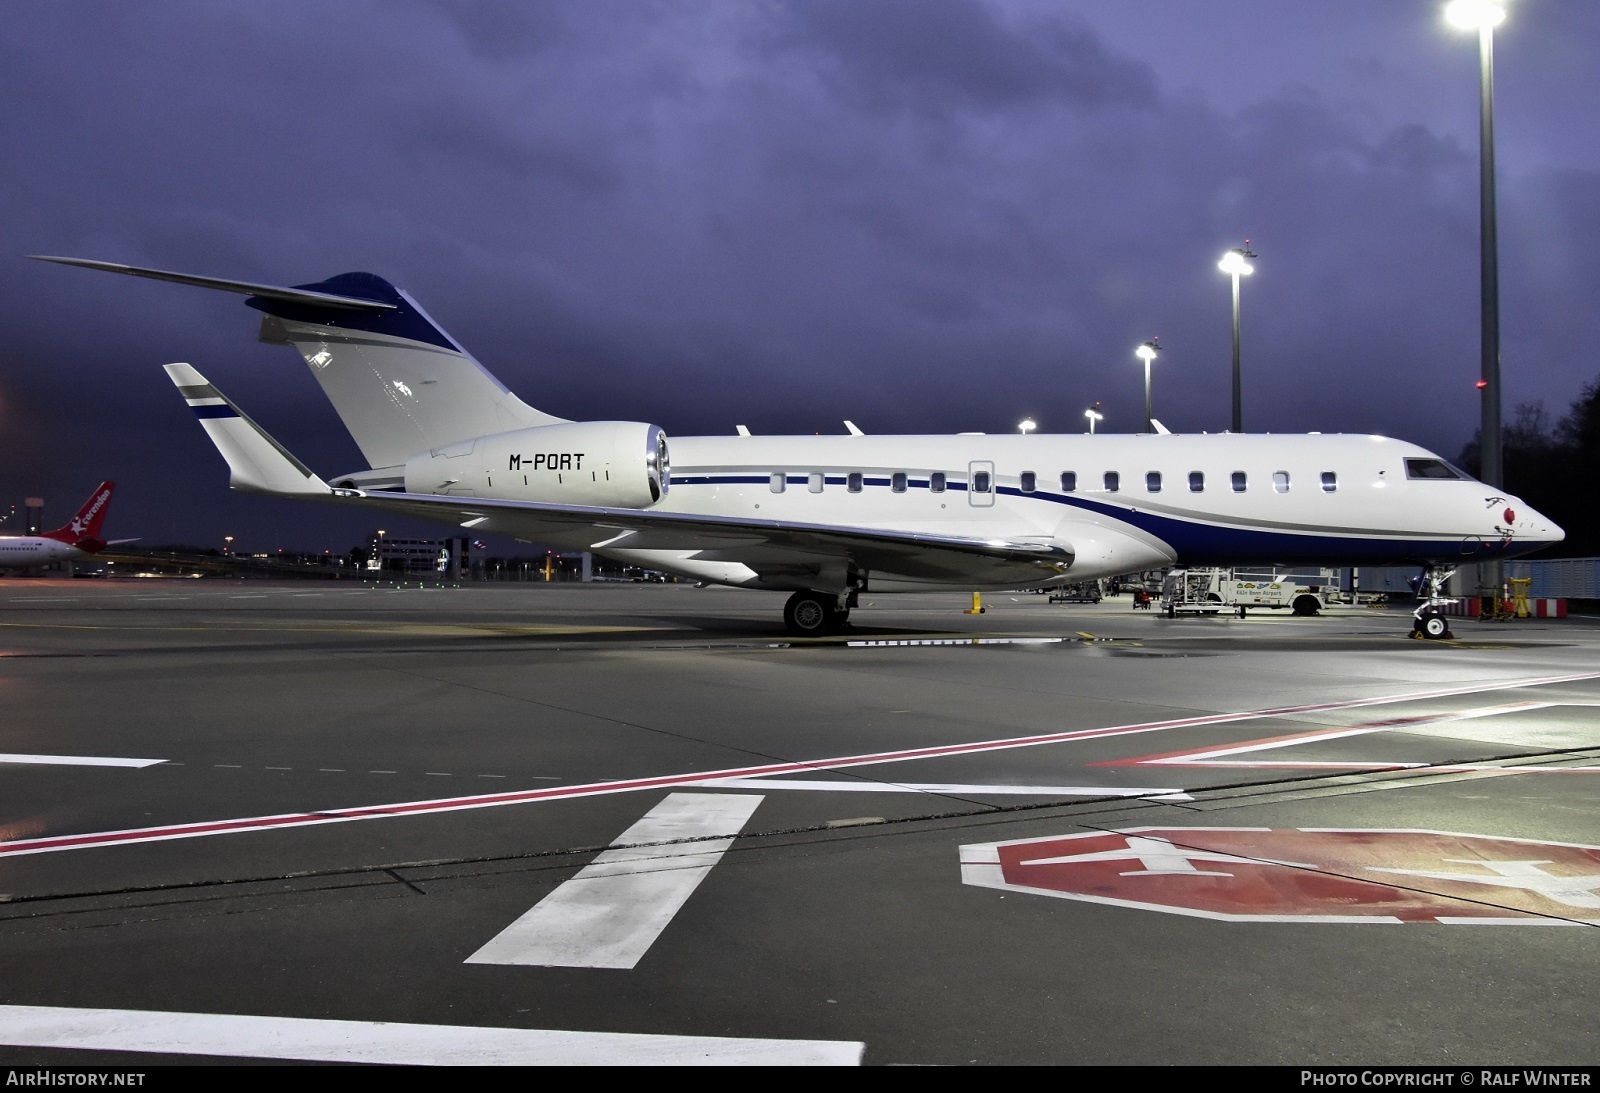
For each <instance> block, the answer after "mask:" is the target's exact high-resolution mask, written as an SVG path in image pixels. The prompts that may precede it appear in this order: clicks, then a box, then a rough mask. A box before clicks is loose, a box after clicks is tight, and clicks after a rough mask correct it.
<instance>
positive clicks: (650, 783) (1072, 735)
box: [0, 672, 1600, 857]
mask: <svg viewBox="0 0 1600 1093" xmlns="http://www.w3.org/2000/svg"><path fill="white" fill-rule="evenodd" d="M1590 679H1600V672H1584V673H1581V674H1576V675H1566V676H1545V677H1541V678H1537V679H1523V680H1516V681H1512V682H1505V683H1490V684H1475V685H1471V686H1465V687H1451V688H1445V689H1442V690H1434V691H1419V692H1415V693H1412V694H1401V695H1383V696H1379V697H1374V698H1354V699H1345V700H1343V701H1339V702H1316V703H1311V704H1308V705H1301V706H1277V707H1273V708H1271V709H1265V710H1245V711H1242V712H1239V713H1219V714H1203V715H1201V716H1198V717H1180V718H1174V719H1171V720H1167V721H1146V722H1141V723H1138V724H1131V725H1114V726H1109V727H1106V728H1099V729H1076V730H1072V731H1068V732H1054V733H1039V734H1036V735H1032V736H1012V737H1004V738H1001V739H996V740H980V741H973V742H969V743H964V744H944V745H938V746H934V747H925V748H905V749H902V750H899V751H882V752H868V753H866V754H862V755H847V756H841V757H838V758H834V759H814V760H808V761H801V762H791V763H766V764H762V765H760V766H751V767H733V768H729V769H726V770H710V771H705V770H702V771H694V772H692V773H687V774H663V775H657V776H655V777H650V778H629V779H619V780H616V781H610V782H590V783H586V784H582V785H575V786H550V787H546V788H543V789H527V790H516V791H512V792H509V793H485V794H478V795H475V796H470V797H445V798H438V799H434V800H425V801H401V802H397V803H395V804H389V805H369V806H365V807H358V808H339V809H327V810H323V811H318V812H291V813H285V814H283V815H279V816H250V817H244V818H240V819H234V820H213V821H207V822H201V823H189V824H171V825H166V826H162V827H140V828H125V829H122V830H118V831H97V832H91V833H88V834H82V835H54V836H47V837H45V838H39V839H18V840H16V841H14V842H7V843H0V857H5V856H8V855H20V854H45V853H49V852H51V851H56V850H82V849H86V848H89V847H95V846H112V845H126V844H129V843H142V842H159V841H162V840H167V839H185V838H198V837H201V836H204V835H227V834H233V833H237V832H245V831H268V830H281V829H283V828H289V827H310V826H313V825H316V824H333V823H345V822H349V821H352V820H374V819H382V818H384V817H389V816H417V815H427V814H431V813H436V812H455V811H461V810H465V809H471V808H495V807H498V806H501V805H516V804H527V803H529V802H532V801H552V800H564V799H571V798H578V797H598V796H603V795H605V794H611V793H633V792H637V791H639V790H646V789H665V788H668V787H671V786H678V785H683V784H684V783H686V782H706V781H713V780H715V779H718V778H763V777H768V776H771V775H778V774H797V773H801V772H805V771H820V770H842V769H846V768H849V767H864V766H872V765H875V764H878V763H902V762H909V761H911V760H916V759H936V758H940V757H943V756H950V755H972V754H976V753H980V752H989V751H1002V750H1005V749H1008V748H1029V747H1038V746H1040V745H1044V744H1061V743H1067V742H1070V741H1074V740H1095V739H1099V738H1101V737H1110V736H1127V735H1132V734H1135V733H1146V732H1163V731H1165V730H1167V729H1180V728H1191V727H1196V726H1201V725H1222V724H1227V723H1228V722H1232V721H1251V720H1254V719H1256V718H1262V717H1289V716H1293V715H1296V714H1303V713H1314V712H1317V711H1320V710H1347V709H1355V708H1359V707H1363V706H1380V705H1386V704H1390V703H1395V702H1415V701H1419V700H1422V699H1429V698H1444V697H1448V696H1451V695H1462V694H1478V693H1481V692H1484V691H1501V690H1509V689H1512V688H1516V687H1537V686H1544V685H1548V684H1553V683H1572V682H1578V681H1582V680H1590Z"/></svg>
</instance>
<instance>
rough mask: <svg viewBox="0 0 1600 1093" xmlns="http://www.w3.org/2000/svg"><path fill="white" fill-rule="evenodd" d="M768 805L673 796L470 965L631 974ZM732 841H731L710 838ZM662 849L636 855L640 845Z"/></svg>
mask: <svg viewBox="0 0 1600 1093" xmlns="http://www.w3.org/2000/svg"><path fill="white" fill-rule="evenodd" d="M761 800H762V798H761V797H760V796H759V795H755V794H728V793H673V794H670V795H669V796H668V797H667V799H666V800H664V801H662V802H661V803H660V804H659V805H657V806H656V807H655V808H653V809H651V810H650V811H649V812H647V813H645V815H644V818H643V819H641V820H640V821H639V822H638V823H636V824H634V825H633V826H632V827H630V828H628V830H626V831H624V832H623V833H622V834H621V835H619V836H617V839H616V843H617V844H621V845H617V846H616V849H613V850H607V851H605V852H604V853H602V854H601V855H600V856H599V857H597V858H595V860H594V861H592V862H590V863H589V864H588V865H587V866H585V867H584V868H583V869H582V870H581V871H579V873H578V875H577V876H575V877H573V878H572V879H571V880H569V881H567V882H566V883H565V884H563V885H561V886H560V887H559V888H557V889H556V890H555V891H554V892H551V893H550V894H549V895H548V896H546V897H545V898H544V899H542V900H540V901H539V902H538V903H537V904H535V905H534V907H533V909H532V910H531V911H529V912H528V913H527V914H525V915H523V916H522V917H521V918H519V919H517V921H515V922H513V923H512V924H511V925H510V926H507V927H506V928H505V929H504V930H502V931H501V932H500V933H499V934H497V935H496V936H495V937H494V938H493V939H492V940H491V941H490V942H489V943H488V944H487V945H485V946H484V947H483V948H481V949H479V950H478V951H477V952H475V953H473V954H472V955H471V956H469V957H468V958H467V960H466V963H468V964H536V965H540V966H543V967H556V968H632V967H634V966H635V965H637V964H638V963H639V960H640V958H642V957H643V956H644V954H645V951H646V950H647V949H649V948H650V946H651V945H652V944H653V943H654V942H655V940H656V938H658V937H660V936H661V931H663V930H665V929H666V928H667V924H668V923H670V922H671V921H672V917H673V916H674V915H676V914H677V913H678V910H679V909H680V908H681V907H682V906H683V905H684V904H685V903H686V902H687V901H688V899H689V897H690V896H691V895H693V894H694V890H695V889H696V888H698V887H699V886H700V882H701V881H703V880H705V879H706V876H707V875H708V874H710V872H711V867H712V866H713V865H716V864H717V862H718V861H719V860H720V859H721V858H722V855H723V853H724V852H725V851H726V850H727V849H728V847H730V846H732V845H733V838H734V835H737V834H738V832H739V829H740V828H742V827H744V825H745V823H746V822H748V821H749V819H750V817H751V815H752V814H753V813H754V812H755V810H756V806H757V805H759V804H760V803H761ZM716 835H726V836H727V837H726V838H711V837H710V836H716ZM652 843H653V844H656V845H639V844H652Z"/></svg>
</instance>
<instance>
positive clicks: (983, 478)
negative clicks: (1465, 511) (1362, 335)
mask: <svg viewBox="0 0 1600 1093" xmlns="http://www.w3.org/2000/svg"><path fill="white" fill-rule="evenodd" d="M1018 479H1019V482H1020V485H1021V487H1022V492H1023V493H1034V492H1035V491H1037V490H1038V488H1039V476H1038V475H1036V474H1035V473H1034V472H1033V471H1023V472H1022V473H1021V474H1020V475H1019V476H1018ZM788 481H789V476H788V475H786V474H783V473H781V472H777V473H774V474H773V475H772V477H771V479H770V483H771V485H770V489H771V490H772V492H773V493H782V492H783V491H784V489H785V488H787V485H788ZM1101 481H1102V483H1103V485H1104V486H1105V491H1106V492H1107V493H1117V492H1119V491H1120V490H1121V489H1122V475H1121V474H1119V473H1118V472H1116V471H1107V472H1106V473H1105V477H1104V478H1103V479H1102V480H1101ZM1228 481H1229V485H1230V486H1231V487H1232V488H1233V492H1234V493H1244V492H1245V490H1246V488H1247V487H1248V485H1249V477H1248V476H1247V475H1246V474H1245V472H1244V471H1234V472H1233V474H1232V475H1230V476H1229V479H1228ZM825 482H826V478H825V477H824V476H823V475H822V474H821V473H819V472H815V471H813V472H812V473H811V474H808V475H806V489H808V490H810V491H811V492H812V493H821V492H822V487H823V485H824V483H825ZM865 483H866V479H865V477H864V476H863V475H862V473H861V472H860V471H852V472H851V473H850V474H848V475H846V476H845V489H847V490H849V491H850V492H851V493H860V492H861V489H862V486H863V485H865ZM906 486H907V477H906V473H905V472H904V471H896V472H895V473H894V474H892V475H890V476H889V489H890V490H891V491H892V492H894V493H905V492H906ZM928 488H929V489H930V490H932V491H933V492H934V493H943V492H944V491H945V475H944V472H942V471H935V472H933V473H932V474H931V475H929V476H928ZM1144 488H1145V490H1146V491H1147V492H1149V493H1160V492H1161V472H1160V471H1147V472H1146V473H1145V476H1144ZM1205 488H1206V476H1205V472H1204V471H1190V472H1189V492H1190V493H1203V492H1205ZM1338 488H1339V476H1338V475H1337V474H1336V473H1335V472H1333V471H1323V472H1322V492H1323V493H1333V492H1334V491H1336V490H1337V489H1338ZM993 489H994V476H993V475H991V474H990V473H989V472H988V471H978V472H976V473H974V474H973V476H972V491H973V492H974V493H988V492H990V491H991V490H993ZM1077 489H1078V473H1077V472H1076V471H1062V472H1061V492H1062V493H1075V492H1077ZM1272 489H1273V492H1274V493H1288V492H1289V472H1288V471H1273V472H1272Z"/></svg>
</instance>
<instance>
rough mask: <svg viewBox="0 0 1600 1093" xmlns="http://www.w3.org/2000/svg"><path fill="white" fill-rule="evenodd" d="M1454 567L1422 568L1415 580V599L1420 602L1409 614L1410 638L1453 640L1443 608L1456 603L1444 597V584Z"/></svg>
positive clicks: (1433, 566)
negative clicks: (1420, 573)
mask: <svg viewBox="0 0 1600 1093" xmlns="http://www.w3.org/2000/svg"><path fill="white" fill-rule="evenodd" d="M1455 571H1456V567H1455V566H1453V565H1449V566H1445V565H1430V566H1424V567H1423V569H1422V576H1420V577H1419V578H1417V599H1419V600H1421V601H1422V602H1421V603H1419V604H1418V605H1417V609H1416V610H1415V611H1413V612H1412V613H1411V636H1412V637H1414V638H1428V639H1433V640H1439V639H1443V638H1453V637H1455V635H1454V634H1452V633H1451V632H1450V623H1449V620H1448V617H1447V616H1446V615H1445V613H1444V608H1445V607H1446V606H1448V605H1449V604H1452V603H1455V602H1456V601H1455V600H1453V599H1450V598H1449V597H1448V596H1446V595H1444V584H1445V582H1446V581H1448V580H1449V579H1450V577H1451V575H1452V574H1453V573H1455Z"/></svg>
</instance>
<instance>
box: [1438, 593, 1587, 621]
mask: <svg viewBox="0 0 1600 1093" xmlns="http://www.w3.org/2000/svg"><path fill="white" fill-rule="evenodd" d="M1506 606H1507V607H1508V608H1511V609H1513V610H1514V609H1515V608H1514V604H1513V601H1510V600H1507V601H1506ZM1441 610H1442V611H1443V612H1444V613H1445V614H1446V615H1459V616H1463V617H1465V618H1470V619H1475V618H1477V617H1478V616H1479V615H1481V614H1483V600H1482V599H1480V598H1479V597H1477V596H1467V597H1465V598H1463V599H1459V600H1457V601H1456V602H1455V603H1452V604H1446V605H1445V606H1444V607H1443V608H1441ZM1528 610H1529V611H1531V612H1533V614H1532V616H1530V617H1532V618H1536V619H1564V618H1566V617H1567V601H1566V600H1554V599H1544V600H1533V599H1530V600H1529V601H1528Z"/></svg>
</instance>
